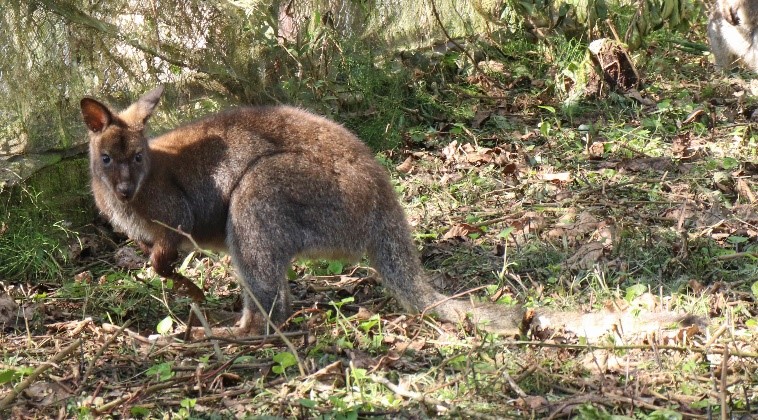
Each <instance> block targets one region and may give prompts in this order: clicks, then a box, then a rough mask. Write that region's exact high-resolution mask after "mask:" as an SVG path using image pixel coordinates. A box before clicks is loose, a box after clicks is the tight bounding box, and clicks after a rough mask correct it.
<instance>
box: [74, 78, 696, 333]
mask: <svg viewBox="0 0 758 420" xmlns="http://www.w3.org/2000/svg"><path fill="white" fill-rule="evenodd" d="M162 92H163V88H162V87H158V88H156V89H154V90H152V91H150V92H148V93H146V94H145V95H143V96H142V97H141V98H139V100H137V102H135V103H134V104H132V105H131V106H130V107H128V108H127V109H126V110H124V111H122V112H120V113H115V112H113V111H111V110H110V109H109V108H108V107H107V106H106V105H104V104H102V103H100V102H98V101H97V100H95V99H91V98H84V99H82V101H81V110H82V114H83V117H84V122H85V124H86V125H87V127H88V129H89V138H90V144H89V146H90V148H89V153H90V164H91V172H92V191H93V194H94V197H95V202H96V204H97V206H98V208H99V209H100V210H101V212H102V213H103V214H104V215H105V216H106V217H107V218H108V219H110V221H111V222H112V224H113V225H114V226H115V227H116V228H117V229H120V230H122V231H124V232H125V233H126V234H127V235H128V236H129V237H130V238H132V239H133V240H135V241H137V242H138V243H142V244H145V248H146V249H149V252H150V261H151V263H152V265H153V268H154V269H155V271H156V272H157V273H159V274H160V275H162V276H164V277H171V278H180V277H181V276H179V275H178V274H177V273H176V272H175V271H174V269H173V266H172V264H173V263H174V260H175V259H176V258H177V256H178V251H179V250H180V249H186V248H189V247H191V245H192V241H194V242H196V243H198V244H199V245H201V246H202V247H207V248H212V249H217V250H222V251H226V252H228V253H229V254H230V255H231V257H232V261H233V263H234V266H235V267H236V269H237V271H238V275H239V276H240V277H241V281H242V282H244V283H245V284H246V286H247V287H243V289H249V290H250V291H251V292H252V294H253V295H254V296H255V298H257V300H258V301H259V302H260V303H261V304H262V306H263V309H264V310H265V311H266V313H267V314H270V317H271V320H272V321H273V322H275V323H281V322H284V321H285V320H286V319H287V317H288V316H289V314H290V292H289V287H288V284H287V281H286V272H287V269H288V267H289V266H290V264H291V262H292V260H293V258H295V257H296V256H306V257H318V256H322V257H327V258H334V257H338V258H352V259H357V258H360V257H361V256H363V255H364V254H367V255H368V257H369V259H370V262H371V265H372V266H373V267H374V268H376V270H377V271H378V272H379V274H380V275H381V278H382V280H383V284H384V285H385V287H386V288H388V289H389V290H390V291H391V292H392V294H393V295H394V297H395V298H396V299H397V300H398V301H399V302H400V303H401V304H402V306H403V307H404V308H406V309H407V310H409V311H412V312H423V311H426V312H428V313H434V314H436V315H437V316H438V317H439V318H441V319H443V320H447V321H453V322H456V321H459V320H461V319H462V318H463V317H465V316H466V314H467V313H468V314H470V315H471V316H472V318H473V320H474V321H475V322H484V323H485V325H484V326H485V328H487V329H489V330H492V331H497V332H502V333H507V334H513V333H516V332H518V331H519V330H520V329H522V327H523V325H522V321H524V313H525V311H524V309H523V308H521V307H505V306H499V305H492V304H486V305H481V304H480V305H477V306H476V307H474V306H472V304H471V303H470V302H467V301H462V300H454V299H449V298H447V297H446V296H444V295H442V294H440V293H439V292H437V291H436V290H435V289H434V288H433V287H432V286H431V285H430V283H429V281H428V280H427V276H426V275H425V273H424V271H423V269H422V266H421V263H420V261H419V258H418V256H417V250H416V247H415V245H414V243H413V241H412V238H411V231H410V227H409V225H408V222H407V221H406V218H405V214H404V212H403V208H402V206H401V205H400V202H399V201H398V199H397V197H396V195H395V191H394V189H393V187H392V183H391V182H390V178H389V174H388V172H387V171H386V170H385V169H384V168H383V167H382V166H381V165H380V164H379V163H378V162H377V161H376V160H375V159H374V157H373V156H372V153H371V151H370V149H369V148H368V147H367V146H366V145H364V144H363V143H362V142H361V141H360V140H359V139H358V138H357V137H355V136H354V135H353V134H352V133H351V132H350V131H348V130H347V129H345V128H344V127H342V126H341V125H339V124H337V123H335V122H332V121H330V120H327V119H325V118H322V117H319V116H316V115H313V114H311V113H308V112H306V111H303V110H301V109H297V108H293V107H287V106H276V107H250V108H239V109H235V110H231V111H227V112H224V113H221V114H217V115H213V116H210V117H207V118H205V119H201V120H198V121H196V122H192V123H189V124H187V125H184V126H182V127H179V128H176V129H174V130H172V131H169V132H168V133H166V134H163V135H162V136H160V137H157V138H154V139H152V140H148V139H147V138H146V137H145V134H144V129H145V124H146V123H147V120H148V119H149V118H150V115H151V114H152V112H153V110H154V109H155V107H156V105H157V104H158V101H159V100H160V97H161V94H162ZM190 237H191V238H192V241H191V240H190ZM547 316H548V317H550V318H552V321H549V322H552V324H561V322H560V320H561V318H565V319H571V320H574V321H576V323H577V325H580V324H581V320H579V319H578V318H576V316H573V315H572V316H569V317H566V316H564V315H561V314H554V315H547ZM593 316H594V317H595V318H597V317H598V316H600V317H601V318H604V319H605V320H606V322H612V319H614V318H615V319H620V317H621V314H606V315H602V314H600V315H598V314H593ZM674 317H675V318H676V319H673V318H672V317H671V315H666V314H664V317H663V318H661V317H657V318H655V320H654V321H655V322H658V323H660V322H667V323H668V322H672V321H677V320H681V319H682V317H679V316H674ZM595 318H592V319H595ZM535 319H539V320H543V318H540V317H535ZM587 319H590V318H587ZM574 321H571V322H572V323H573V322H574ZM265 325H266V324H265V318H264V317H263V316H262V314H261V312H260V311H259V310H258V309H257V306H256V305H255V302H254V301H253V300H252V299H251V298H250V297H249V296H248V294H247V293H244V309H243V312H242V316H241V319H240V320H239V322H238V326H237V327H236V328H235V330H234V333H235V334H249V333H254V332H259V331H261V330H262V328H263V327H264V326H265ZM581 328H585V327H583V326H582V327H581ZM604 331H607V327H606V329H605V330H604Z"/></svg>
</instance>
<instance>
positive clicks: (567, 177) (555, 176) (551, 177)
mask: <svg viewBox="0 0 758 420" xmlns="http://www.w3.org/2000/svg"><path fill="white" fill-rule="evenodd" d="M540 178H541V179H542V180H544V181H548V182H550V181H556V182H570V181H571V174H570V173H568V172H558V173H551V174H541V175H540Z"/></svg>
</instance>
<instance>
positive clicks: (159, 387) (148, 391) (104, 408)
mask: <svg viewBox="0 0 758 420" xmlns="http://www.w3.org/2000/svg"><path fill="white" fill-rule="evenodd" d="M188 380H189V378H187V377H185V376H181V377H175V378H171V379H169V380H168V381H166V382H161V383H159V384H155V385H153V386H149V387H147V388H144V389H140V390H137V391H134V392H132V393H128V394H126V395H124V396H123V397H121V398H117V399H115V400H113V401H111V402H109V403H107V404H103V405H101V406H97V407H94V408H93V409H92V411H93V412H94V413H95V414H101V413H107V412H109V411H110V410H112V409H114V408H116V407H118V406H119V405H121V404H124V403H125V402H127V401H131V400H133V399H135V398H137V397H139V396H145V395H152V394H155V393H156V392H158V391H163V390H164V389H168V388H171V387H174V386H176V385H177V384H178V383H184V382H186V381H188Z"/></svg>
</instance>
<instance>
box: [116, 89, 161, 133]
mask: <svg viewBox="0 0 758 420" xmlns="http://www.w3.org/2000/svg"><path fill="white" fill-rule="evenodd" d="M161 95H163V86H158V87H157V88H155V89H153V90H151V91H150V92H147V93H146V94H144V95H142V96H140V98H139V99H137V102H135V103H133V104H132V105H131V106H130V107H129V108H127V109H125V110H124V111H123V112H121V114H119V117H121V118H122V119H123V120H124V121H126V122H127V123H128V124H129V125H131V126H132V127H133V128H136V129H139V130H141V129H143V128H144V127H145V123H146V122H147V120H148V119H149V118H150V116H151V115H153V110H155V107H156V106H157V105H158V102H159V101H160V100H161Z"/></svg>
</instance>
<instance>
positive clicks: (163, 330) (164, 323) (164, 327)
mask: <svg viewBox="0 0 758 420" xmlns="http://www.w3.org/2000/svg"><path fill="white" fill-rule="evenodd" d="M173 328H174V320H173V319H172V318H171V317H170V316H167V317H165V318H163V319H162V320H161V322H159V323H158V325H156V326H155V330H156V331H157V332H158V334H160V335H167V334H169V333H171V331H172V330H173Z"/></svg>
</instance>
